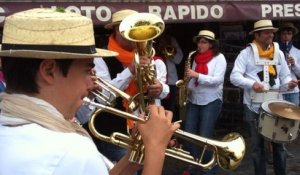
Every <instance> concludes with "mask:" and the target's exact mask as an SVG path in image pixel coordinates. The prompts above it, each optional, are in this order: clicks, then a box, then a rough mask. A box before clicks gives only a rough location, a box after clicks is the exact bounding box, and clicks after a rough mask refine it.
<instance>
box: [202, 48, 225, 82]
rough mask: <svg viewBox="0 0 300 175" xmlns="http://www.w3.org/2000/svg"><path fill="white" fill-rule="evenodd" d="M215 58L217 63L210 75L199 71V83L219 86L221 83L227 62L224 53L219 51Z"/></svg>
mask: <svg viewBox="0 0 300 175" xmlns="http://www.w3.org/2000/svg"><path fill="white" fill-rule="evenodd" d="M216 59H218V60H216V61H217V63H216V65H215V67H214V72H213V74H212V75H204V74H201V73H199V77H198V82H199V83H200V84H204V85H210V86H219V85H220V84H223V82H224V75H225V72H226V66H227V63H226V60H225V57H224V55H223V54H221V53H220V54H219V55H218V56H217V58H216Z"/></svg>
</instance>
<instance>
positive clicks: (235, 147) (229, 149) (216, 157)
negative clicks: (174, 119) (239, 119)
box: [83, 98, 246, 170]
mask: <svg viewBox="0 0 300 175" xmlns="http://www.w3.org/2000/svg"><path fill="white" fill-rule="evenodd" d="M83 101H84V104H85V105H92V106H95V107H96V108H99V109H103V110H105V111H107V112H110V113H112V114H115V115H118V116H120V117H123V118H128V119H131V120H134V121H139V122H146V118H140V117H137V116H135V115H133V114H130V113H127V112H124V111H121V110H118V109H114V108H112V107H107V106H105V105H102V104H98V103H94V102H92V101H91V100H89V99H88V98H84V99H83ZM96 116H97V114H96V113H95V112H93V114H92V116H91V118H90V122H89V127H90V130H91V132H92V133H93V134H94V135H95V136H96V137H97V138H99V139H101V140H104V141H107V142H110V143H113V144H115V145H118V146H121V147H123V148H127V149H132V150H137V149H141V148H143V146H142V145H140V144H142V142H138V143H135V140H134V139H133V138H132V137H130V136H127V135H124V134H121V133H113V134H112V135H111V136H110V137H108V136H104V135H102V134H101V133H99V132H98V131H96V129H95V127H94V125H93V121H94V119H95V117H96ZM91 121H92V122H91ZM174 135H175V136H177V137H179V138H181V139H184V140H186V141H189V142H191V143H194V144H196V145H200V146H203V145H204V146H206V147H208V148H209V149H211V150H212V151H213V157H212V159H211V160H210V161H209V162H208V163H206V164H203V163H201V159H199V160H198V159H196V158H194V157H193V156H191V155H190V153H189V152H188V151H184V150H182V149H178V148H167V149H166V153H165V154H166V156H168V157H171V158H174V159H177V160H180V161H183V162H186V163H188V164H192V165H194V166H197V167H200V168H203V169H211V168H212V167H214V166H215V165H216V164H218V165H219V166H220V167H221V168H222V169H224V170H234V169H236V168H237V167H238V166H239V165H240V163H241V161H242V159H243V157H244V155H245V148H246V147H245V141H244V139H243V137H242V136H241V135H240V134H238V133H235V132H234V133H229V134H227V135H226V136H225V137H224V138H223V140H222V141H216V140H212V139H207V138H205V137H201V136H198V135H195V134H191V133H188V132H185V131H183V130H180V129H178V130H176V131H175V133H174ZM138 152H139V150H138ZM139 155H141V156H143V154H139ZM140 159H142V158H140ZM142 161H143V160H140V162H139V163H142Z"/></svg>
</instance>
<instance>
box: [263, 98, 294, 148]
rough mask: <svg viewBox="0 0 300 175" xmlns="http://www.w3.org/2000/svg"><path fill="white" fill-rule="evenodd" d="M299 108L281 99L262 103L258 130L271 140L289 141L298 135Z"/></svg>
mask: <svg viewBox="0 0 300 175" xmlns="http://www.w3.org/2000/svg"><path fill="white" fill-rule="evenodd" d="M299 123H300V108H299V107H298V106H296V105H294V104H293V103H290V102H287V101H283V100H280V101H279V100H270V101H266V102H264V103H262V105H261V107H260V109H259V120H258V132H259V133H260V134H261V135H263V136H264V137H265V138H266V139H267V140H270V141H272V142H279V143H282V142H291V141H293V140H295V139H296V138H297V136H298V130H299Z"/></svg>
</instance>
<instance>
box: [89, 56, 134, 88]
mask: <svg viewBox="0 0 300 175" xmlns="http://www.w3.org/2000/svg"><path fill="white" fill-rule="evenodd" d="M108 59H109V58H108ZM94 64H95V70H96V75H97V76H98V77H101V78H103V79H104V80H106V81H108V82H109V83H110V84H112V85H113V86H115V87H117V88H118V89H120V90H124V89H126V88H127V86H128V84H129V82H130V80H131V77H132V73H131V72H130V70H129V69H128V68H125V69H124V70H122V71H121V70H120V71H121V72H120V73H118V74H117V76H116V77H115V78H114V79H111V76H110V73H109V70H108V67H107V65H106V63H105V62H104V60H103V59H102V58H95V59H94ZM111 69H113V68H111Z"/></svg>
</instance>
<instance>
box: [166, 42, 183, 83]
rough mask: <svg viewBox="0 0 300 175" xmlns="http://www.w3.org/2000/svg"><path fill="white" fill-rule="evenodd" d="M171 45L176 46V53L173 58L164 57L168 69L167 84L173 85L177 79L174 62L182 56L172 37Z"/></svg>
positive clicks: (178, 61) (179, 60)
mask: <svg viewBox="0 0 300 175" xmlns="http://www.w3.org/2000/svg"><path fill="white" fill-rule="evenodd" d="M171 45H172V46H173V47H175V48H176V54H175V56H174V57H173V58H168V59H166V65H167V70H168V84H169V85H175V84H176V81H177V80H178V75H177V69H176V64H179V63H180V62H181V60H182V58H183V53H182V50H181V48H180V46H179V45H178V43H177V41H176V39H175V38H174V37H172V38H171Z"/></svg>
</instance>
